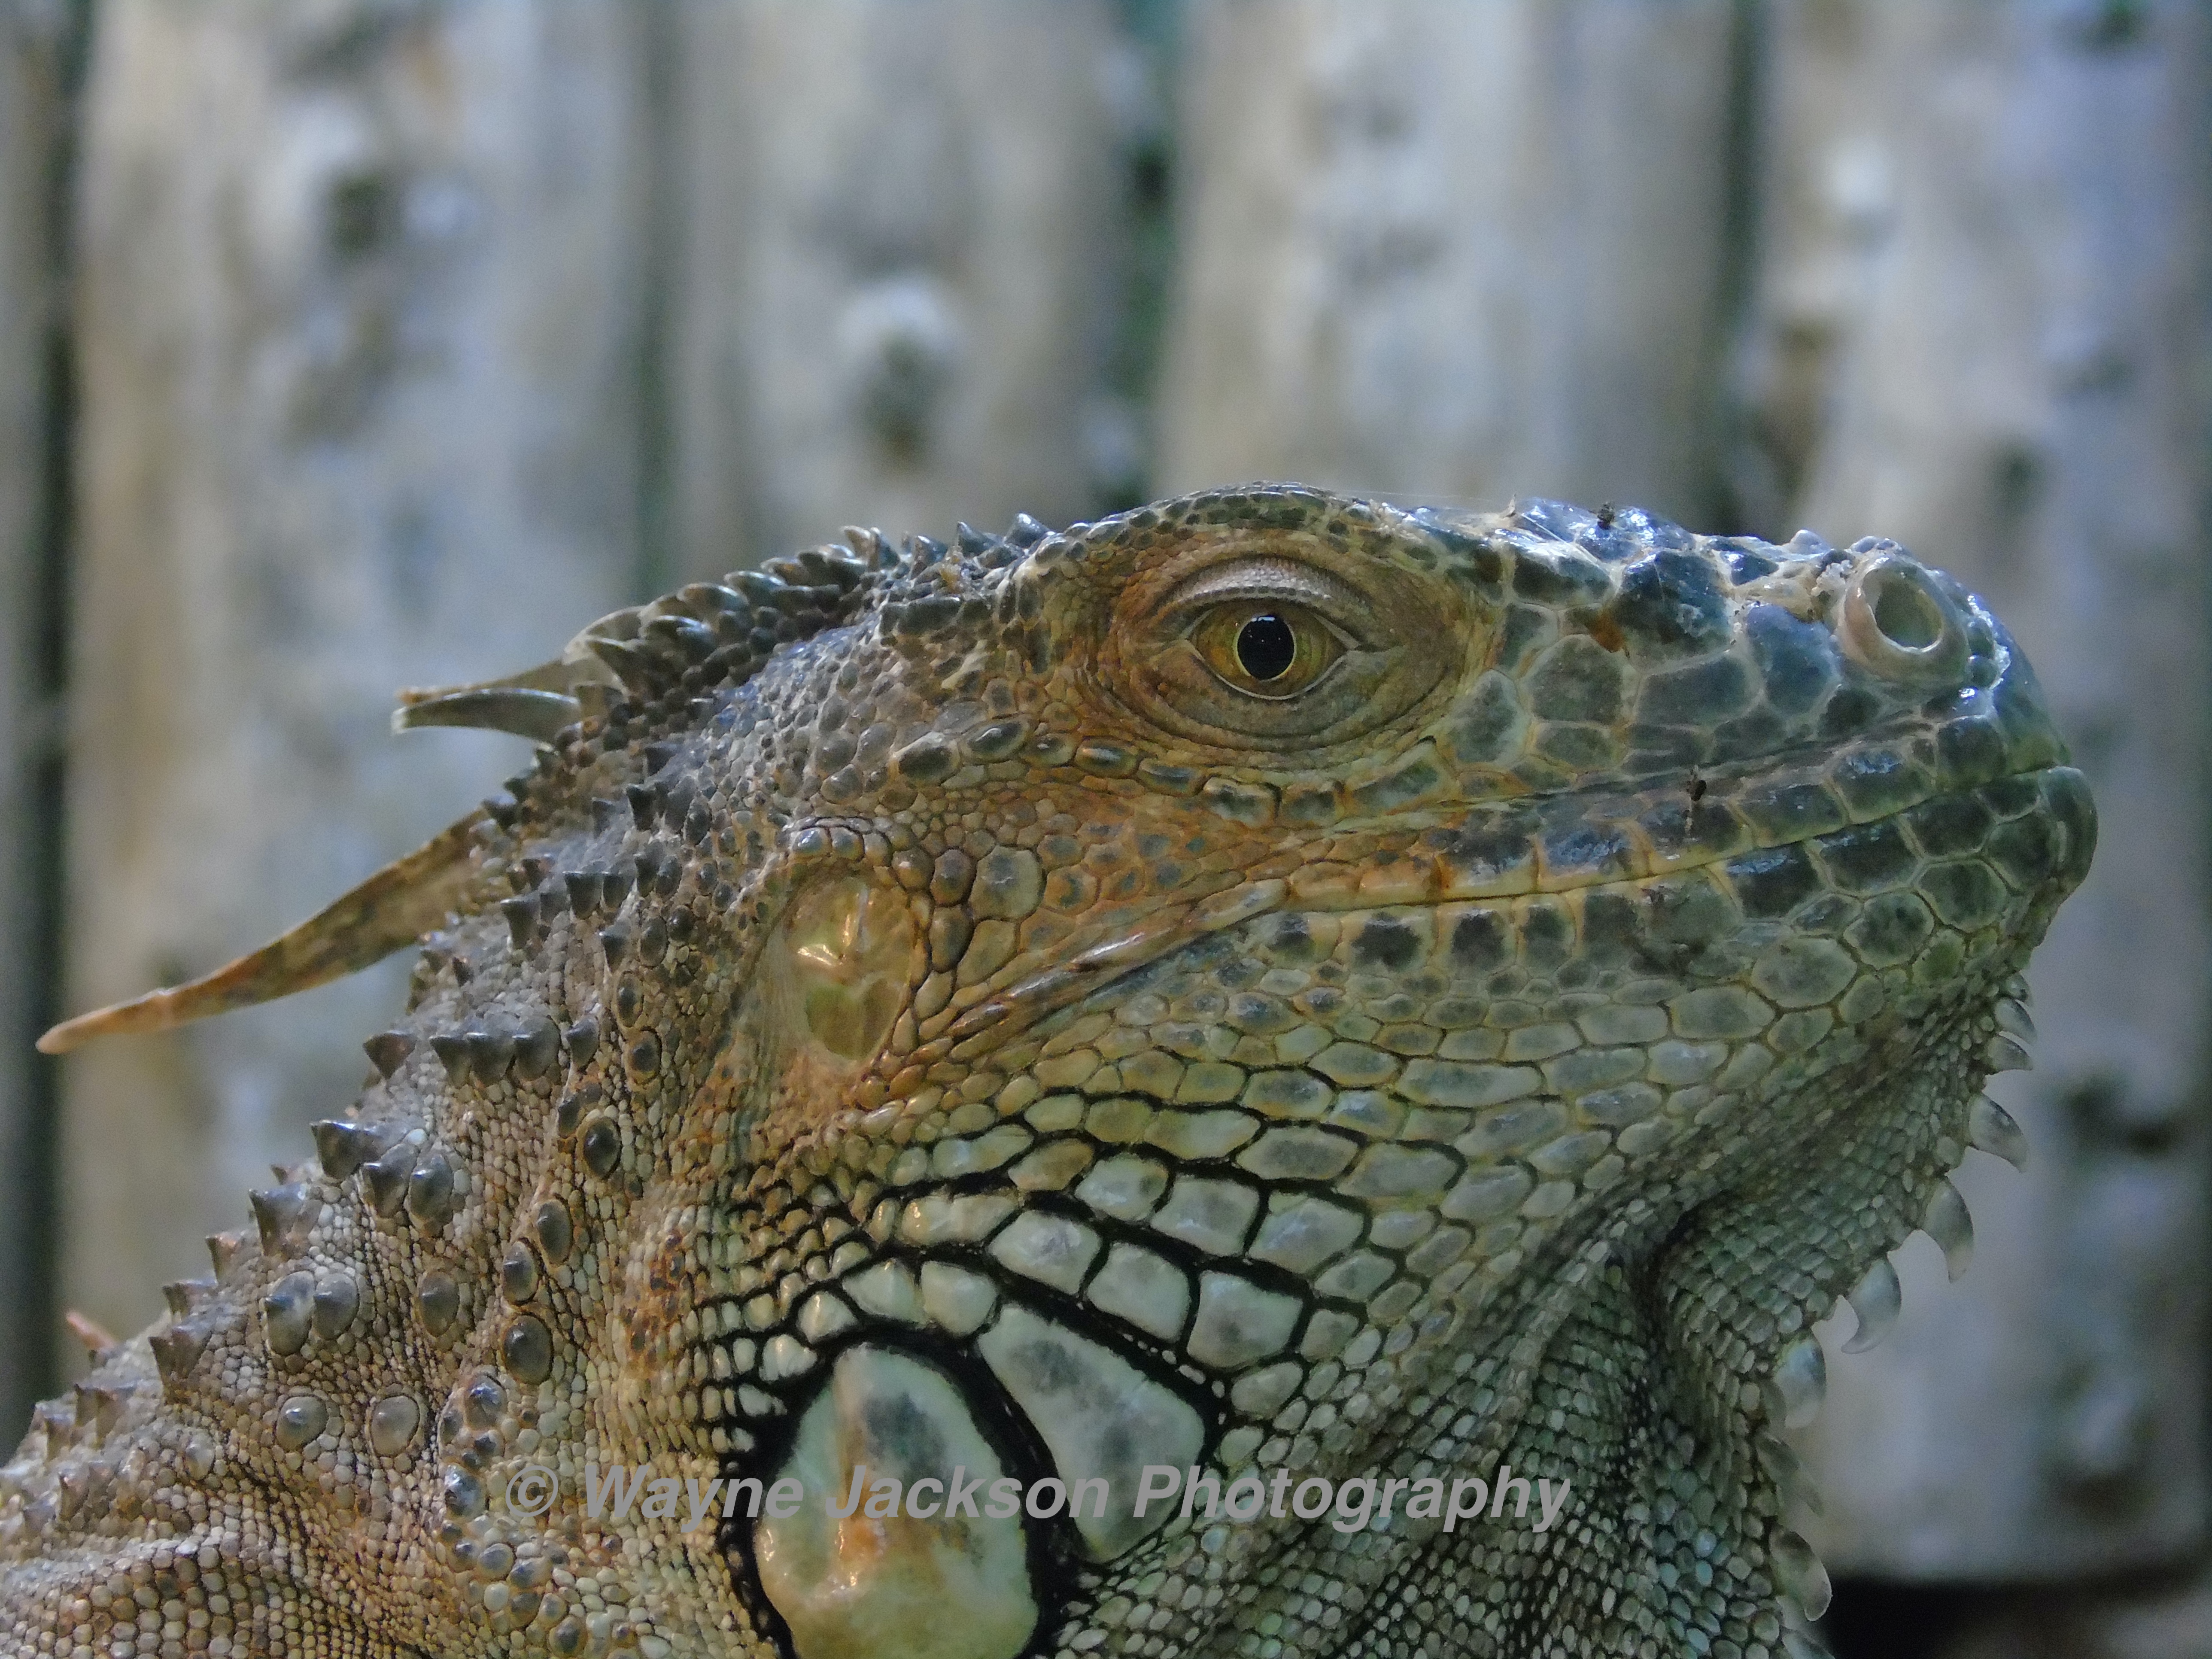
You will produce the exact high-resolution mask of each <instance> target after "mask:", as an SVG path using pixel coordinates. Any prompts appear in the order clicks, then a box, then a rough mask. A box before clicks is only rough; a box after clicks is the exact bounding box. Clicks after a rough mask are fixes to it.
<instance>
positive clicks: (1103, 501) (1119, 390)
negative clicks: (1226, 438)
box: [1098, 0, 1188, 513]
mask: <svg viewBox="0 0 2212 1659" xmlns="http://www.w3.org/2000/svg"><path fill="white" fill-rule="evenodd" d="M1186 4H1188V0H1120V5H1119V9H1120V12H1121V29H1122V33H1123V34H1124V36H1125V37H1126V38H1127V41H1128V43H1129V49H1130V51H1131V52H1133V53H1134V54H1135V57H1136V60H1137V62H1138V63H1139V64H1141V65H1142V67H1143V70H1144V73H1145V76H1146V79H1147V81H1148V85H1147V86H1146V89H1145V97H1144V98H1143V100H1142V104H1141V108H1139V109H1138V110H1135V111H1133V112H1131V113H1132V115H1133V118H1134V120H1133V125H1132V127H1131V128H1130V130H1129V131H1127V132H1125V133H1124V134H1123V142H1122V157H1121V173H1122V188H1123V190H1124V191H1125V192H1126V196H1127V200H1126V204H1125V210H1124V213H1123V222H1124V223H1125V224H1126V225H1127V246H1125V247H1124V248H1123V249H1122V251H1121V271H1120V273H1119V284H1120V289H1121V291H1120V293H1119V294H1118V295H1116V296H1115V307H1114V313H1113V315H1114V325H1113V333H1112V337H1110V338H1109V341H1108V342H1107V348H1106V355H1105V362H1104V364H1103V373H1102V374H1101V380H1102V383H1103V389H1104V391H1105V392H1106V394H1107V395H1108V396H1109V397H1110V398H1115V399H1117V400H1118V401H1119V402H1120V403H1121V404H1122V405H1123V406H1124V407H1126V408H1127V409H1128V410H1131V411H1133V425H1134V427H1135V428H1136V429H1137V431H1138V433H1139V443H1138V445H1137V446H1136V453H1135V454H1134V455H1133V457H1132V459H1133V462H1134V466H1133V470H1131V471H1128V472H1127V474H1126V476H1121V477H1115V476H1113V472H1114V471H1115V470H1114V469H1111V468H1105V469H1101V476H1100V477H1099V479H1098V487H1099V497H1100V499H1099V502H1098V507H1099V510H1100V511H1102V512H1108V513H1118V512H1121V511H1122V510H1123V509H1125V508H1127V507H1138V506H1141V505H1142V504H1143V503H1145V502H1146V501H1150V500H1151V499H1152V496H1153V495H1154V494H1155V491H1154V489H1153V477H1154V475H1155V473H1156V472H1157V471H1158V467H1157V465H1156V458H1155V454H1154V451H1155V447H1156V445H1157V441H1158V440H1157V435H1156V434H1155V432H1154V430H1153V427H1154V420H1153V406H1154V404H1155V402H1156V401H1157V394H1158V380H1159V365H1160V351H1161V348H1162V346H1163V344H1164V342H1165V339H1166V337H1167V314H1168V296H1169V294H1170V289H1172V287H1173V284H1174V278H1175V258H1176V246H1175V183H1176V120H1175V117H1176V101H1177V100H1176V72H1177V68H1178V64H1179V60H1180V51H1179V49H1180V46H1181V44H1182V24H1183V10H1184V7H1185V6H1186Z"/></svg>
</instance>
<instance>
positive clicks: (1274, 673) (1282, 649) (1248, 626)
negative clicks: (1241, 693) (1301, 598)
mask: <svg viewBox="0 0 2212 1659" xmlns="http://www.w3.org/2000/svg"><path fill="white" fill-rule="evenodd" d="M1297 654H1298V636H1297V633H1296V632H1295V631H1294V630H1293V629H1291V625H1290V623H1287V622H1285V621H1284V620H1283V619H1282V618H1281V617H1278V616H1276V615H1275V614H1274V613H1273V611H1269V612H1267V613H1265V614H1263V615H1261V616H1257V617H1253V618H1252V619H1251V620H1250V621H1249V622H1248V623H1245V624H1244V626H1243V627H1242V628H1240V629H1237V664H1238V665H1239V666H1241V667H1242V668H1243V670H1244V671H1245V672H1246V673H1248V674H1249V675H1250V676H1251V677H1252V678H1254V679H1255V680H1263V681H1264V680H1279V679H1280V678H1282V677H1283V676H1284V675H1285V674H1287V673H1289V672H1290V671H1291V663H1292V662H1294V661H1295V660H1297Z"/></svg>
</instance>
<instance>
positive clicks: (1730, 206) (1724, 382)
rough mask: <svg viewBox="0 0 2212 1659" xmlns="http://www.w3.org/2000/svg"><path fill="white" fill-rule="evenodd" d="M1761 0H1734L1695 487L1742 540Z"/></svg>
mask: <svg viewBox="0 0 2212 1659" xmlns="http://www.w3.org/2000/svg"><path fill="white" fill-rule="evenodd" d="M1767 21H1768V20H1767V15H1766V0H1735V17H1734V20H1733V27H1732V30H1731V39H1730V40H1729V108H1728V137H1727V150H1726V157H1727V161H1726V165H1727V167H1728V173H1727V177H1726V179H1725V180H1724V182H1723V197H1722V220H1721V228H1722V234H1723V239H1724V246H1725V252H1723V257H1722V259H1721V264H1720V270H1719V280H1718V281H1717V283H1716V284H1715V288H1714V295H1713V298H1714V305H1715V307H1716V317H1715V321H1714V327H1713V332H1712V339H1713V342H1714V346H1713V362H1712V366H1711V371H1710V375H1709V379H1708V382H1707V385H1708V390H1707V393H1706V418H1705V432H1706V443H1707V452H1706V455H1705V465H1704V467H1703V469H1702V471H1703V473H1704V477H1703V479H1702V481H1701V487H1702V489H1704V491H1705V496H1706V500H1705V520H1706V522H1707V523H1708V524H1709V525H1710V526H1711V529H1712V530H1713V532H1716V533H1719V534H1724V535H1744V534H1750V533H1756V532H1758V531H1759V530H1760V529H1761V528H1763V527H1767V526H1759V525H1758V524H1756V523H1754V522H1753V519H1754V517H1755V514H1754V513H1753V507H1752V504H1751V503H1750V502H1749V501H1746V500H1745V499H1744V492H1743V490H1742V489H1741V488H1740V487H1739V483H1738V481H1739V479H1740V477H1741V471H1740V468H1739V465H1738V454H1737V452H1738V447H1739V446H1741V445H1743V444H1745V443H1747V442H1749V441H1751V438H1750V434H1749V432H1748V431H1747V425H1746V422H1747V415H1746V411H1745V410H1744V408H1743V395H1744V389H1743V385H1742V374H1741V367H1740V366H1741V361H1742V354H1743V350H1744V344H1745V337H1746V335H1747V332H1748V331H1749V330H1750V329H1751V327H1752V326H1753V305H1754V302H1755V301H1756V299H1757V295H1758V283H1759V237H1760V233H1761V230H1762V228H1763V220H1764V214H1763V213H1762V212H1761V202H1760V196H1761V192H1762V191H1763V190H1764V188H1765V183H1766V179H1767V176H1768V169H1767V167H1766V166H1765V155H1764V153H1763V152H1764V146H1763V144H1762V142H1761V140H1762V137H1763V136H1764V133H1765V100H1766V82H1767V73H1766V71H1767V60H1768V45H1767Z"/></svg>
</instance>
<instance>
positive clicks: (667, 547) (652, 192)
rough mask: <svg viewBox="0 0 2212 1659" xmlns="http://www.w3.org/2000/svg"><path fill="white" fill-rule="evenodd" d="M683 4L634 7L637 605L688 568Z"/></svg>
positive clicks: (676, 0)
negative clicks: (680, 326) (679, 532)
mask: <svg viewBox="0 0 2212 1659" xmlns="http://www.w3.org/2000/svg"><path fill="white" fill-rule="evenodd" d="M683 3H684V0H644V3H643V4H641V6H640V7H639V8H638V11H637V24H636V27H637V40H636V51H637V74H638V82H639V85H638V96H639V98H640V100H641V112H640V118H641V121H642V123H643V125H644V129H645V146H644V149H645V154H644V161H643V176H642V177H641V179H640V181H639V183H640V186H641V192H642V200H641V202H640V204H639V207H638V220H637V222H638V226H639V228H640V231H641V234H643V236H644V238H645V248H644V251H643V256H642V258H640V260H639V261H638V267H637V269H638V281H639V283H640V292H639V295H638V302H637V330H638V339H637V368H638V398H637V409H638V416H637V418H638V433H637V568H636V570H635V572H634V573H633V574H632V576H631V586H632V587H633V589H634V592H635V598H637V599H651V598H653V597H654V596H656V595H658V594H661V593H665V592H667V591H668V589H669V588H670V587H671V586H673V584H674V582H675V580H676V573H677V572H678V571H679V570H683V569H686V568H690V562H689V561H688V560H687V558H686V557H685V554H686V552H688V550H684V549H678V547H676V546H675V545H674V541H675V537H676V525H677V513H676V501H675V497H674V492H675V489H676V478H677V471H676V468H677V454H676V444H677V441H678V440H677V433H676V426H677V410H676V398H677V396H678V392H677V388H678V386H679V385H680V384H681V380H680V379H679V377H678V375H677V374H676V373H675V372H674V365H673V364H672V363H671V362H670V361H669V354H670V353H671V351H674V350H677V349H680V342H679V341H678V338H677V333H678V331H677V329H676V327H675V325H674V312H675V303H676V300H675V296H676V294H677V291H678V283H680V282H681V281H682V276H683V258H684V241H683V225H682V215H681V213H680V212H679V211H678V204H680V203H681V202H682V201H683V199H684V190H683V177H682V173H681V168H682V167H683V165H684V161H683V155H682V151H681V145H682V143H683V139H684V119H683V112H682V111H681V110H680V109H679V108H678V99H679V98H680V97H681V95H682V88H683V86H684V77H683V76H681V75H680V74H679V73H678V61H677V59H678V52H680V51H681V50H682V46H683V19H682V17H681V16H680V15H679V14H678V7H679V6H680V5H682V4H683Z"/></svg>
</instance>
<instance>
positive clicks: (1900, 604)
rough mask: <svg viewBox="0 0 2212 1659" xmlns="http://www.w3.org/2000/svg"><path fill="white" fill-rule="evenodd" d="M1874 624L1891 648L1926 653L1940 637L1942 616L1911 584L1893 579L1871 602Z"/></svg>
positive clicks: (1885, 583) (1883, 583)
mask: <svg viewBox="0 0 2212 1659" xmlns="http://www.w3.org/2000/svg"><path fill="white" fill-rule="evenodd" d="M1874 625H1875V627H1876V628H1878V629H1881V636H1882V637H1883V638H1884V639H1886V640H1887V641H1889V642H1890V643H1891V644H1892V645H1897V646H1902V647H1904V648H1905V649H1906V650H1907V651H1925V650H1926V649H1927V648H1928V647H1929V646H1931V645H1933V644H1935V643H1936V641H1938V640H1940V639H1942V637H1943V615H1942V612H1941V611H1938V610H1936V602H1935V601H1934V600H1933V599H1929V597H1928V595H1927V594H1925V593H1924V592H1921V590H1920V589H1919V588H1918V587H1917V586H1914V585H1913V584H1911V583H1910V582H1906V581H1903V580H1899V579H1898V578H1897V577H1894V576H1892V577H1890V578H1889V579H1888V580H1885V581H1884V582H1882V583H1881V591H1880V592H1879V593H1878V594H1877V595H1876V596H1875V602H1874Z"/></svg>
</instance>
